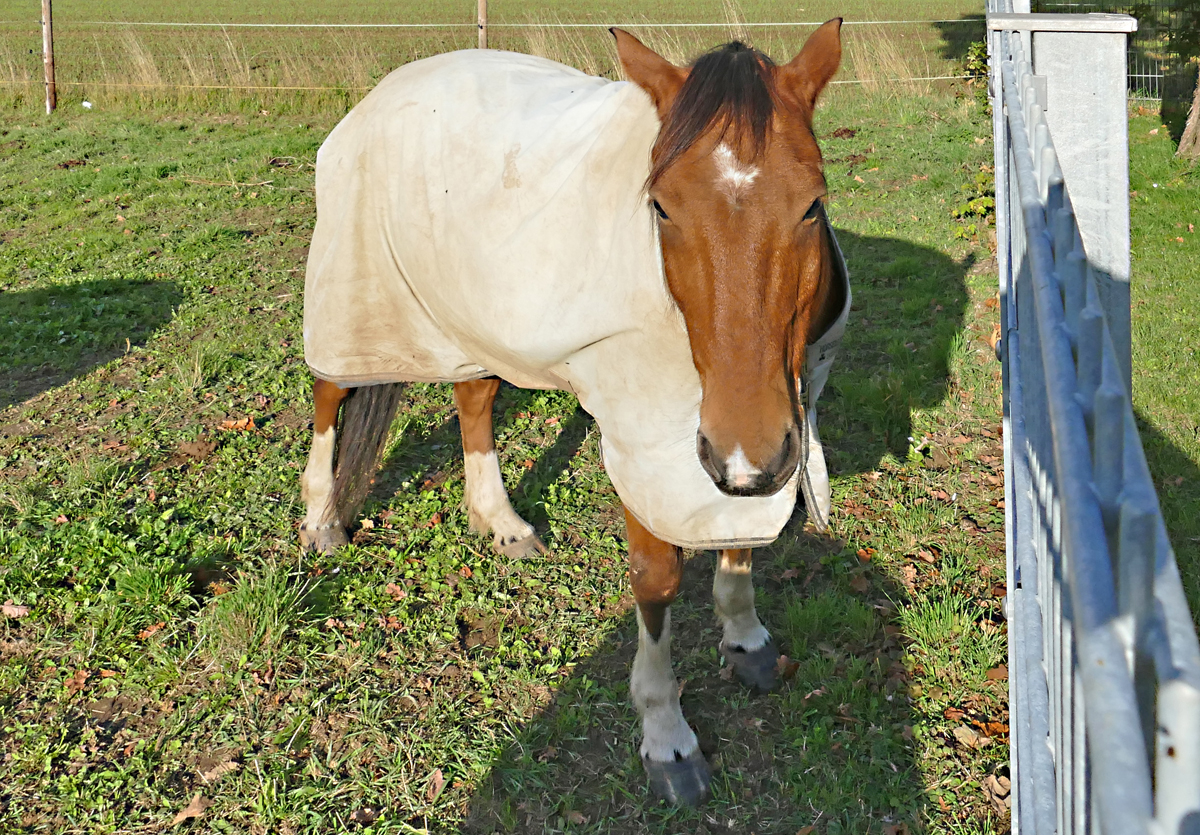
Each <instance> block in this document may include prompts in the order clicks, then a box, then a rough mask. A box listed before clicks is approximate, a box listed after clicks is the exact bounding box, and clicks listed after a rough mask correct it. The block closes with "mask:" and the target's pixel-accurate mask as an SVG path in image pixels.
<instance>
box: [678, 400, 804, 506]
mask: <svg viewBox="0 0 1200 835" xmlns="http://www.w3.org/2000/svg"><path fill="white" fill-rule="evenodd" d="M801 420H803V418H801ZM807 452H808V445H807V444H806V443H804V437H803V434H802V433H801V431H800V425H799V424H798V423H793V424H792V426H791V428H789V429H788V431H787V434H785V435H784V436H783V444H782V445H781V446H780V449H779V451H778V452H777V453H776V454H775V457H774V458H772V459H771V460H770V461H769V462H767V464H766V465H764V466H763V467H761V468H760V467H757V466H755V465H754V464H752V463H751V462H750V460H749V459H748V458H747V457H746V453H745V452H744V451H743V450H742V447H741V445H738V446H736V447H734V450H733V452H732V453H731V454H729V455H726V456H724V457H722V456H721V455H719V454H718V453H717V451H716V450H715V449H714V447H713V445H712V443H711V442H710V441H709V439H708V438H707V437H706V436H705V434H704V432H703V431H698V432H696V455H697V456H698V457H699V458H700V466H702V467H703V468H704V471H705V472H706V473H708V476H709V478H711V479H712V480H713V484H715V485H717V489H718V490H720V491H721V492H722V493H725V494H726V495H729V496H770V495H773V494H775V493H778V492H779V491H780V490H781V489H782V488H783V485H785V484H787V483H788V480H789V479H790V478H791V477H792V474H793V473H795V472H796V469H797V467H801V466H803V464H804V461H803V459H804V456H805V454H806V453H807Z"/></svg>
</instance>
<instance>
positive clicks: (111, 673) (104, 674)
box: [100, 667, 119, 678]
mask: <svg viewBox="0 0 1200 835" xmlns="http://www.w3.org/2000/svg"><path fill="white" fill-rule="evenodd" d="M116 675H119V673H117V671H116V670H106V669H104V668H103V667H102V668H100V678H113V677H114V676H116Z"/></svg>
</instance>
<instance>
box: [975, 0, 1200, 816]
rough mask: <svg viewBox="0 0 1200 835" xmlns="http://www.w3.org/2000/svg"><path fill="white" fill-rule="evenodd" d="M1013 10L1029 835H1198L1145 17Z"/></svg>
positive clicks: (1000, 91)
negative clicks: (1149, 235)
mask: <svg viewBox="0 0 1200 835" xmlns="http://www.w3.org/2000/svg"><path fill="white" fill-rule="evenodd" d="M1014 5H1016V2H1015V0H988V6H989V9H988V12H989V13H988V30H989V40H988V43H989V60H990V63H991V66H990V80H991V84H990V86H989V89H990V92H991V96H992V103H993V108H994V111H993V112H994V115H995V120H994V123H993V135H994V138H995V140H996V149H995V152H996V157H995V159H996V173H997V182H996V212H997V220H996V229H997V264H998V267H999V271H1000V299H1001V306H1000V307H1001V310H1000V313H1001V322H1002V333H1003V342H1002V343H1001V350H1000V351H999V353H1000V355H1001V359H1002V362H1003V363H1004V370H1003V375H1002V379H1003V384H1004V414H1005V421H1006V423H1005V433H1004V434H1005V438H1004V441H1005V447H1004V454H1005V476H1006V484H1005V491H1006V497H1007V499H1008V504H1007V507H1006V511H1005V515H1006V526H1007V529H1008V530H1007V540H1008V550H1009V554H1008V559H1009V575H1008V603H1009V605H1008V608H1007V614H1008V618H1009V627H1008V629H1009V657H1010V664H1009V676H1010V681H1009V684H1010V691H1009V692H1010V704H1009V710H1010V722H1011V729H1012V730H1011V739H1012V744H1011V747H1010V757H1011V773H1012V779H1013V832H1014V835H1017V834H1018V833H1019V835H1051V833H1053V835H1197V833H1200V641H1198V640H1197V637H1196V631H1195V628H1194V626H1193V620H1192V616H1191V613H1190V612H1189V611H1188V608H1187V602H1186V598H1185V596H1184V592H1183V587H1182V584H1181V582H1180V579H1179V572H1178V568H1177V566H1176V565H1175V561H1174V555H1173V554H1172V553H1171V546H1170V541H1169V539H1168V537H1167V531H1166V526H1165V524H1164V522H1163V518H1162V514H1161V511H1160V509H1159V506H1158V500H1157V496H1156V495H1155V493H1154V484H1153V481H1152V479H1151V477H1150V472H1149V468H1148V467H1147V465H1146V459H1145V455H1144V453H1143V450H1142V444H1141V439H1140V438H1139V437H1138V435H1137V423H1136V419H1135V417H1134V413H1133V410H1132V407H1131V402H1130V397H1129V392H1130V377H1131V374H1130V367H1129V296H1128V277H1129V271H1128V264H1129V251H1128V247H1129V225H1128V224H1129V208H1128V191H1127V189H1128V181H1127V176H1128V174H1127V165H1128V147H1127V143H1128V136H1127V128H1126V118H1127V117H1126V112H1125V90H1124V86H1123V84H1121V83H1120V82H1121V80H1122V79H1123V70H1122V67H1121V58H1122V57H1123V40H1124V37H1125V33H1127V32H1129V31H1132V30H1133V28H1134V26H1135V21H1134V20H1133V19H1132V18H1123V17H1114V16H1111V15H1031V14H1020V13H1013V12H1012V11H1010V10H1011V9H1012V7H1013V6H1014ZM1031 58H1032V60H1031Z"/></svg>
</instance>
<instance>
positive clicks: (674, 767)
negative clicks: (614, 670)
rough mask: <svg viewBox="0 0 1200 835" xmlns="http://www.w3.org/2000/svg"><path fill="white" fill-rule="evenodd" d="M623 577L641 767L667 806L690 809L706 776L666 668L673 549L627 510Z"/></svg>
mask: <svg viewBox="0 0 1200 835" xmlns="http://www.w3.org/2000/svg"><path fill="white" fill-rule="evenodd" d="M625 527H626V531H627V532H628V537H629V577H630V580H631V582H632V585H633V596H634V598H635V599H636V600H637V622H638V650H637V656H636V657H635V658H634V659H633V676H632V677H631V678H630V682H629V692H630V695H631V696H632V697H633V703H634V705H636V706H637V709H638V713H639V714H640V715H641V717H642V745H641V754H642V765H643V766H644V767H645V769H646V776H647V777H649V778H650V788H651V789H653V791H654V793H655V794H656V795H658V796H659V797H661V798H663V799H664V800H666V801H668V802H669V803H679V804H683V805H686V806H694V805H696V804H697V803H699V802H700V801H701V800H702V799H703V798H704V796H705V794H707V792H708V784H709V780H710V779H711V774H710V771H709V768H708V762H707V761H706V760H705V759H704V753H703V752H702V751H701V750H700V744H699V742H698V741H697V740H696V734H695V733H693V732H692V729H691V728H690V727H688V723H687V720H686V719H684V718H683V711H682V710H681V709H680V707H679V685H678V684H677V683H676V681H675V673H674V671H673V670H672V669H671V602H672V601H673V600H674V599H675V595H676V594H677V593H678V592H679V581H680V579H681V578H682V575H683V560H682V557H681V555H680V552H679V549H678V548H677V547H675V546H674V545H671V544H670V543H667V542H663V541H662V540H661V539H659V538H658V537H656V536H654V535H653V534H652V533H650V532H649V531H648V530H646V529H645V528H644V527H642V524H641V523H640V522H639V521H638V520H637V519H636V518H634V516H633V515H632V514H631V513H630V512H629V511H628V509H627V510H626V511H625Z"/></svg>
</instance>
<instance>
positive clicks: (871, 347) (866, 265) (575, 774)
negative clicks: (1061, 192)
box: [466, 231, 972, 835]
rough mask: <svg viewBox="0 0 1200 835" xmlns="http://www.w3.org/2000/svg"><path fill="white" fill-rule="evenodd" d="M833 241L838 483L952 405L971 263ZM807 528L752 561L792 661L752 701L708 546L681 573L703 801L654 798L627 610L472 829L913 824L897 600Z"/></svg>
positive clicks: (537, 724)
mask: <svg viewBox="0 0 1200 835" xmlns="http://www.w3.org/2000/svg"><path fill="white" fill-rule="evenodd" d="M839 239H840V242H841V244H842V247H843V250H844V251H845V254H846V257H847V261H848V264H849V267H850V271H851V277H852V278H851V281H852V285H853V289H854V294H855V304H854V311H855V312H854V313H853V314H852V317H851V322H850V329H849V332H848V333H847V336H846V340H845V343H844V345H843V353H842V355H841V356H840V357H839V360H838V364H837V365H836V366H835V369H834V372H833V374H832V377H831V381H830V386H829V389H828V394H827V395H826V397H825V398H824V399H823V404H822V412H821V427H822V432H823V434H824V436H825V441H826V449H827V455H828V457H829V461H830V464H831V471H832V472H833V473H834V474H835V476H836V475H837V474H849V473H855V472H864V471H870V470H873V469H875V468H876V467H877V466H878V464H879V462H880V460H881V459H882V458H883V457H884V456H886V455H888V454H897V455H900V456H903V455H904V454H905V452H906V451H907V446H908V443H909V442H908V437H909V435H911V434H912V420H911V411H912V409H914V408H924V407H930V406H935V405H937V404H938V403H940V402H941V401H942V400H943V398H944V397H945V396H946V395H947V381H948V379H949V364H950V361H951V356H952V352H953V350H954V345H955V341H956V339H957V338H958V334H959V333H960V331H961V328H962V320H963V311H964V310H965V306H966V304H967V295H966V288H965V276H966V273H967V271H968V270H969V269H970V268H971V266H972V264H971V263H970V262H969V261H964V262H955V261H953V260H952V259H950V258H948V257H947V256H945V255H944V254H943V253H941V252H938V251H936V250H933V249H930V248H927V247H922V246H919V245H916V244H913V243H910V242H908V241H904V240H898V239H893V238H882V237H868V236H862V235H857V234H853V233H850V232H845V231H842V232H839ZM576 419H578V420H579V421H580V424H581V425H583V421H584V418H582V417H581V416H580V415H579V414H578V413H577V414H576V416H575V418H573V419H572V421H574V420H576ZM573 431H575V432H578V430H573ZM571 434H572V433H571V432H568V431H564V433H563V436H562V438H560V443H559V444H557V445H555V448H554V451H552V452H550V453H548V456H554V455H560V454H562V452H564V451H567V450H569V449H571V447H572V443H573V442H572V441H571V439H570V436H571ZM560 445H561V446H562V447H563V450H559V449H558V446H560ZM803 523H804V512H803V510H802V508H800V507H798V508H797V511H796V514H795V515H794V517H793V519H792V521H791V522H790V523H789V525H788V526H787V528H785V531H784V533H783V534H782V535H781V536H780V538H779V540H778V541H777V542H776V543H775V544H773V545H772V546H770V547H767V548H762V549H759V550H758V551H757V552H756V558H755V562H756V571H755V574H756V585H757V587H758V589H759V612H760V614H761V615H762V617H763V620H764V622H765V623H766V624H767V625H768V626H769V628H771V629H772V632H773V633H774V635H775V637H776V640H777V641H778V642H779V644H780V647H781V650H782V651H783V652H785V653H786V654H788V655H789V656H791V657H792V658H793V659H794V660H795V661H797V662H798V663H799V668H798V670H797V672H796V675H795V678H794V679H792V680H791V681H790V682H789V683H787V684H786V685H784V686H783V688H782V689H781V690H780V691H779V692H777V693H775V694H772V695H769V696H754V695H752V694H750V693H748V692H747V691H745V690H744V688H742V687H741V686H740V685H739V684H738V683H737V682H735V681H726V680H724V679H723V678H722V677H721V676H720V675H719V669H720V667H719V658H718V655H717V649H716V647H717V643H718V641H719V638H720V635H719V628H718V626H717V624H716V621H715V618H714V617H713V614H712V611H711V597H710V591H709V589H710V588H711V584H712V577H713V567H714V562H715V559H714V555H713V554H711V553H708V552H702V553H699V554H696V555H694V556H692V558H691V559H690V560H689V561H688V562H687V564H686V567H685V571H684V580H683V587H682V590H681V594H680V597H679V599H678V601H677V602H676V604H675V605H674V606H673V612H672V621H673V635H674V638H673V656H674V661H675V672H676V675H677V676H678V677H679V678H680V679H682V680H683V681H685V682H686V685H685V687H684V690H683V693H682V697H681V699H682V703H683V709H684V712H685V714H686V715H687V717H688V720H689V722H691V724H692V725H693V727H694V728H695V729H696V731H697V735H698V736H699V738H700V741H701V746H702V748H703V749H704V751H705V753H706V754H707V755H708V757H709V759H710V762H712V764H713V766H714V769H713V770H714V780H713V799H712V800H711V801H710V802H709V803H708V804H707V805H706V806H705V807H703V808H702V809H700V810H698V811H687V810H672V809H669V808H667V807H663V806H659V805H658V804H656V803H655V802H654V801H653V800H652V799H650V798H649V796H648V792H647V789H646V781H645V775H644V773H643V771H642V766H641V763H640V762H639V757H638V748H637V746H638V740H637V737H638V734H639V725H638V721H637V717H636V715H635V712H634V710H633V708H632V706H631V705H630V702H629V692H628V677H629V672H630V668H631V664H632V661H633V656H634V653H635V651H636V643H637V628H636V623H635V621H634V618H633V613H632V611H631V610H630V609H626V610H625V611H624V612H623V613H620V614H619V615H616V616H615V617H613V618H612V619H611V620H610V621H609V622H610V623H612V624H613V626H612V630H611V632H610V633H609V634H608V636H607V638H606V639H605V640H604V641H603V642H602V644H601V646H600V648H599V649H598V650H596V651H595V652H593V653H592V654H591V655H590V656H589V657H588V658H586V659H585V660H583V661H581V662H580V663H579V664H578V665H577V666H575V667H574V668H573V669H572V670H571V672H570V675H569V677H567V678H566V679H564V680H563V682H562V684H561V686H560V687H559V688H558V689H557V691H556V693H555V694H554V695H553V696H552V698H551V703H550V704H549V706H548V707H546V708H545V709H544V710H543V711H542V712H540V713H539V714H537V715H535V716H533V717H531V718H528V719H522V717H519V716H514V717H513V722H514V725H513V726H512V731H513V737H512V739H511V742H510V743H509V744H507V745H506V747H505V749H504V751H503V752H502V754H501V756H500V757H499V758H498V759H497V760H496V761H495V762H494V764H493V766H492V768H491V771H490V773H489V774H488V775H487V777H486V778H484V779H483V780H482V781H481V783H480V787H479V789H478V790H477V792H476V794H475V795H474V797H473V798H472V801H471V804H470V812H469V818H468V821H467V826H466V829H467V831H469V832H476V833H485V832H486V833H492V832H521V833H527V832H528V833H531V832H553V831H581V832H582V831H588V832H606V833H607V832H647V831H650V832H676V831H691V832H713V831H735V832H749V831H754V832H757V833H775V832H778V833H788V835H791V834H792V833H795V832H797V831H798V830H800V831H807V830H804V827H806V826H809V825H812V824H816V825H817V831H822V832H831V833H849V832H856V833H857V832H865V831H872V832H874V831H877V828H878V826H881V825H882V823H881V821H882V820H883V819H885V818H886V816H888V815H893V816H895V817H894V819H897V820H901V821H903V820H909V821H912V820H913V819H915V818H916V817H918V816H919V814H920V812H919V810H920V808H921V807H922V806H923V804H924V802H925V801H924V790H923V786H922V782H921V777H920V774H919V772H918V771H917V768H916V764H915V763H914V762H913V761H912V754H911V753H910V751H909V747H908V742H909V740H910V739H911V737H910V736H909V735H908V734H909V730H908V726H909V724H910V722H911V719H910V712H909V708H908V705H907V700H906V699H905V698H904V694H903V690H902V689H898V688H900V687H901V685H900V682H901V681H902V680H903V677H902V676H898V675H897V668H896V664H897V661H896V659H897V658H898V656H899V649H898V645H897V644H896V643H895V639H894V638H893V637H891V633H890V630H889V629H887V628H886V626H887V624H888V621H889V620H890V617H891V612H892V606H893V604H892V603H891V602H890V601H892V600H896V599H902V598H903V597H904V596H905V594H906V593H905V592H904V591H903V590H902V589H899V588H897V587H893V586H892V584H891V583H890V581H889V580H888V579H887V578H886V577H883V576H881V575H878V574H876V575H874V576H873V577H872V585H871V587H870V589H869V590H868V591H867V592H866V593H865V594H863V593H861V592H854V591H852V590H851V587H850V585H849V583H850V580H851V579H852V574H853V572H854V570H855V564H856V561H854V560H847V559H845V557H844V554H845V553H846V552H845V548H846V545H845V543H844V542H842V541H840V540H838V539H837V538H836V537H835V536H832V535H817V534H814V533H812V532H811V531H805V530H804V529H803ZM539 527H540V526H539ZM558 545H559V547H563V546H565V543H559V544H558Z"/></svg>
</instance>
